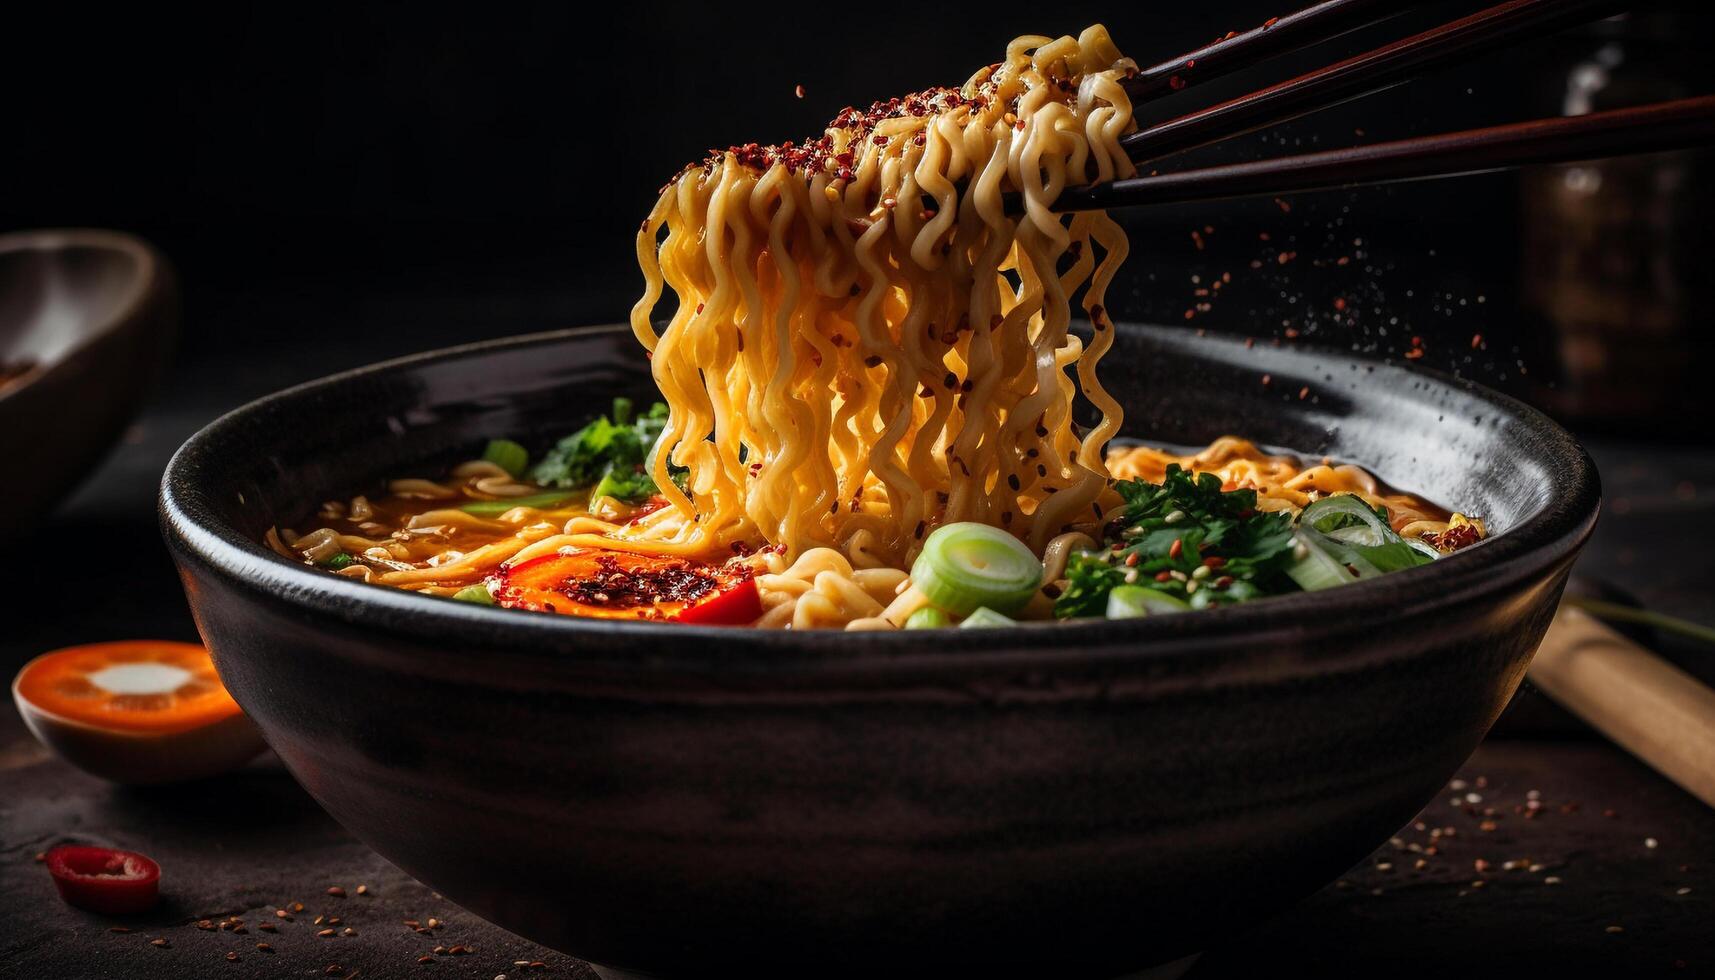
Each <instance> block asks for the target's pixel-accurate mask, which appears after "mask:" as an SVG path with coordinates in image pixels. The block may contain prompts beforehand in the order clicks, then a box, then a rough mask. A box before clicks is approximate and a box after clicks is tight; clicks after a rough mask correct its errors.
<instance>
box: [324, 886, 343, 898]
mask: <svg viewBox="0 0 1715 980" xmlns="http://www.w3.org/2000/svg"><path fill="white" fill-rule="evenodd" d="M328 894H329V895H332V896H333V897H334V898H344V897H345V889H343V888H341V887H339V886H338V885H335V886H333V887H332V888H329V889H328Z"/></svg>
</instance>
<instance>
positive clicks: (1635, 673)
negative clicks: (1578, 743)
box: [1529, 605, 1715, 806]
mask: <svg viewBox="0 0 1715 980" xmlns="http://www.w3.org/2000/svg"><path fill="white" fill-rule="evenodd" d="M1529 676H1530V680H1531V682H1532V683H1534V684H1535V685H1536V686H1537V687H1539V688H1541V689H1542V690H1543V692H1544V693H1546V694H1547V695H1548V696H1549V697H1551V698H1553V699H1554V700H1555V701H1557V702H1559V703H1560V704H1561V705H1562V706H1563V707H1565V708H1566V709H1567V710H1568V711H1571V712H1572V713H1573V714H1575V715H1577V716H1578V717H1580V718H1582V719H1584V720H1585V721H1586V722H1588V723H1590V725H1591V726H1593V727H1594V728H1596V729H1597V730H1598V731H1600V732H1602V734H1604V735H1606V736H1608V737H1609V738H1611V739H1613V740H1614V741H1615V742H1617V743H1619V744H1620V745H1621V746H1622V747H1623V748H1625V749H1626V750H1627V751H1628V752H1630V753H1632V754H1633V755H1635V756H1637V757H1638V758H1639V759H1642V760H1643V761H1644V762H1646V763H1648V764H1649V765H1650V766H1651V767H1653V768H1654V769H1655V770H1656V771H1657V772H1660V773H1661V774H1662V775H1664V776H1666V777H1667V778H1669V779H1671V780H1673V781H1674V782H1676V783H1678V784H1679V785H1680V786H1682V787H1684V788H1685V790H1686V791H1687V792H1689V793H1691V794H1692V795H1693V796H1695V797H1697V798H1698V799H1700V800H1702V801H1703V802H1705V803H1707V804H1709V805H1710V806H1715V690H1710V689H1709V688H1708V687H1706V686H1704V684H1703V683H1701V682H1700V681H1698V680H1697V678H1695V677H1692V676H1691V675H1690V674H1687V673H1686V672H1685V671H1683V670H1680V669H1679V668H1678V667H1675V666H1674V665H1672V664H1670V663H1668V662H1667V661H1665V660H1663V659H1661V658H1660V657H1658V656H1656V655H1655V654H1653V653H1651V652H1649V651H1648V650H1645V649H1644V648H1643V647H1641V646H1638V645H1637V644H1636V643H1633V642H1632V641H1631V640H1628V639H1626V638H1625V637H1623V636H1621V635H1620V634H1618V633H1616V632H1614V631H1613V630H1612V629H1610V628H1608V627H1607V626H1606V625H1604V624H1603V623H1601V622H1600V621H1598V620H1597V619H1596V618H1595V617H1593V616H1591V615H1590V614H1589V613H1586V612H1584V611H1583V610H1581V609H1575V608H1573V607H1571V606H1564V605H1563V606H1561V607H1560V611H1559V612H1557V613H1556V614H1555V616H1554V622H1553V624H1552V625H1551V626H1550V627H1549V629H1548V635H1547V636H1546V637H1545V638H1544V639H1543V641H1542V646H1541V647H1540V648H1538V649H1537V651H1536V659H1535V660H1534V661H1533V662H1532V663H1531V665H1530V674H1529Z"/></svg>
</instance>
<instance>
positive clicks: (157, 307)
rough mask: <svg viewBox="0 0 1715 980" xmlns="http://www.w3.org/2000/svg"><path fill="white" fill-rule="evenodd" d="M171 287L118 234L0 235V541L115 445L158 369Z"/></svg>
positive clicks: (173, 300) (137, 247)
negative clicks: (3, 475)
mask: <svg viewBox="0 0 1715 980" xmlns="http://www.w3.org/2000/svg"><path fill="white" fill-rule="evenodd" d="M177 321H178V289H177V286H176V283H175V280H174V277H173V274H172V270H171V268H170V267H169V266H168V264H167V261H166V259H165V258H163V257H162V256H161V254H160V253H159V252H157V251H156V250H155V249H154V248H153V247H151V246H150V245H149V243H147V242H145V241H143V240H142V239H140V238H135V237H133V236H131V235H126V234H123V233H121V232H117V231H100V230H95V229H83V228H61V229H53V230H48V231H25V232H13V233H11V234H6V235H0V460H4V461H5V463H4V464H3V465H4V466H5V467H6V472H7V473H8V474H16V477H17V478H15V479H7V480H0V541H5V540H8V539H10V538H13V537H17V536H22V535H23V534H24V533H26V532H28V531H29V530H31V529H33V528H34V527H35V525H36V522H37V521H38V519H39V518H41V517H42V516H43V515H44V514H46V513H47V512H48V511H50V510H52V509H53V508H54V506H55V505H57V504H59V503H61V502H62V501H64V500H65V497H66V493H67V492H68V491H69V490H71V488H72V487H73V486H75V485H76V484H77V482H78V481H79V480H81V479H83V477H84V476H86V475H87V474H88V473H89V471H90V470H92V469H94V468H95V465H96V464H97V463H98V462H100V461H101V458H102V456H103V455H104V454H105V453H106V452H107V450H108V449H110V448H111V447H112V446H113V444H114V442H116V441H117V440H118V439H119V436H120V434H121V433H122V432H123V431H124V429H125V426H126V424H127V423H129V422H130V421H131V418H132V416H134V415H135V414H136V413H137V409H138V407H139V406H141V405H142V402H143V398H144V396H145V395H146V394H147V393H148V390H149V388H150V387H151V386H152V385H153V383H154V381H155V377H156V375H157V374H158V373H159V370H160V368H161V366H162V365H163V363H164V362H165V359H166V355H167V350H168V348H169V346H170V344H171V341H172V337H173V332H174V330H175V328H176V326H177Z"/></svg>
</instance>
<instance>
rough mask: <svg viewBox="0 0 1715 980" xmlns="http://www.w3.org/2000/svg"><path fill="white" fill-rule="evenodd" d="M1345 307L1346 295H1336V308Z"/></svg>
mask: <svg viewBox="0 0 1715 980" xmlns="http://www.w3.org/2000/svg"><path fill="white" fill-rule="evenodd" d="M1345 308H1346V297H1344V296H1336V297H1334V309H1336V310H1343V309H1345Z"/></svg>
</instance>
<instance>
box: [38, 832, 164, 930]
mask: <svg viewBox="0 0 1715 980" xmlns="http://www.w3.org/2000/svg"><path fill="white" fill-rule="evenodd" d="M47 865H48V873H49V874H51V875H53V877H54V885H55V887H57V888H58V889H59V890H60V897H61V898H63V899H65V900H66V901H67V902H68V903H70V904H72V905H75V906H77V907H78V908H80V909H86V910H88V911H90V912H99V913H101V914H103V915H135V914H136V913H138V912H147V911H148V910H149V909H152V908H154V907H155V903H156V902H158V901H160V898H161V866H160V865H158V864H156V863H155V862H154V861H151V860H150V859H149V858H147V857H144V856H143V855H141V854H138V853H136V852H135V851H115V850H112V849H109V848H106V847H73V846H66V847H56V848H54V849H53V850H51V851H49V852H48V856H47Z"/></svg>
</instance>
